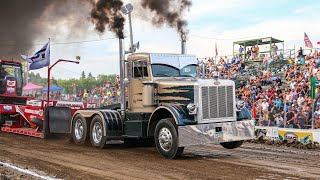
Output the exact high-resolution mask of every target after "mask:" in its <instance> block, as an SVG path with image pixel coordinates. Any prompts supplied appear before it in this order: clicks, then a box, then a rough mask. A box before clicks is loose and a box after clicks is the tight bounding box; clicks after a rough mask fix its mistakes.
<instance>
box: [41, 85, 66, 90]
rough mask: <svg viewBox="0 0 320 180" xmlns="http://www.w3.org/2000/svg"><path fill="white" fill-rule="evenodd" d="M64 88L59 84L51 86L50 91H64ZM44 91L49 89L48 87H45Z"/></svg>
mask: <svg viewBox="0 0 320 180" xmlns="http://www.w3.org/2000/svg"><path fill="white" fill-rule="evenodd" d="M62 90H63V88H62V87H58V86H50V91H62ZM42 91H48V88H47V87H45V88H43V89H42Z"/></svg>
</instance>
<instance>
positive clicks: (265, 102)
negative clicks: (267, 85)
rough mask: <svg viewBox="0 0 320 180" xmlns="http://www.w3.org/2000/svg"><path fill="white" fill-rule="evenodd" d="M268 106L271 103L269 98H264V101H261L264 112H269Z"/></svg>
mask: <svg viewBox="0 0 320 180" xmlns="http://www.w3.org/2000/svg"><path fill="white" fill-rule="evenodd" d="M268 107H269V104H268V102H267V100H266V99H263V100H262V103H261V108H262V111H263V112H268Z"/></svg>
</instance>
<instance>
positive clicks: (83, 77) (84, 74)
mask: <svg viewBox="0 0 320 180" xmlns="http://www.w3.org/2000/svg"><path fill="white" fill-rule="evenodd" d="M80 78H81V79H85V78H86V73H85V72H84V71H82V72H81V77H80Z"/></svg>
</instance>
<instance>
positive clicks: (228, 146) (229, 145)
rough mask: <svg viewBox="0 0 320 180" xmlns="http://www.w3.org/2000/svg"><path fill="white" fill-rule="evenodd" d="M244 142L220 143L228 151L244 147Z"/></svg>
mask: <svg viewBox="0 0 320 180" xmlns="http://www.w3.org/2000/svg"><path fill="white" fill-rule="evenodd" d="M242 143H243V141H233V142H224V143H220V144H221V146H222V147H224V148H226V149H234V148H238V147H240V146H241V145H242Z"/></svg>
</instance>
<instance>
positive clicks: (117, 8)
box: [90, 0, 125, 38]
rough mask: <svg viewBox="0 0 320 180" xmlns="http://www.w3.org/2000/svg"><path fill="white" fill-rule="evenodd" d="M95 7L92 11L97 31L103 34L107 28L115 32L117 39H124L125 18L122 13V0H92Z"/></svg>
mask: <svg viewBox="0 0 320 180" xmlns="http://www.w3.org/2000/svg"><path fill="white" fill-rule="evenodd" d="M90 2H91V4H92V5H93V9H92V10H91V13H90V14H91V18H92V22H93V23H94V24H95V29H96V30H97V31H98V32H100V33H103V32H105V30H106V26H107V28H108V29H109V30H111V31H112V32H114V33H115V34H116V35H117V37H119V38H123V37H124V35H123V28H124V22H125V18H124V17H123V15H122V13H121V7H122V6H123V2H122V1H121V0H98V1H97V2H95V1H94V0H90Z"/></svg>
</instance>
